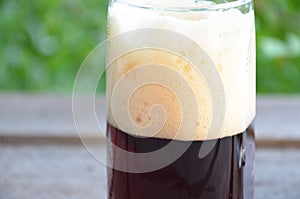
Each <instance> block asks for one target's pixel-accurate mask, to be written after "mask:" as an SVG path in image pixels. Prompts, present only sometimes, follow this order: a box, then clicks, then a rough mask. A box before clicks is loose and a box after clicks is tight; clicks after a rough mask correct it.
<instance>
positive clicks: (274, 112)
mask: <svg viewBox="0 0 300 199" xmlns="http://www.w3.org/2000/svg"><path fill="white" fill-rule="evenodd" d="M255 124H256V130H257V131H256V132H257V133H256V135H257V138H258V139H290V140H295V139H297V140H299V139H300V96H270V95H268V96H259V97H258V100H257V117H256V123H255Z"/></svg>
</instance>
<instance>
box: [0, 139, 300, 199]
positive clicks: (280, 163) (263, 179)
mask: <svg viewBox="0 0 300 199" xmlns="http://www.w3.org/2000/svg"><path fill="white" fill-rule="evenodd" d="M0 162H1V164H0V171H1V172H0V198H1V199H19V198H30V199H40V198H43V199H53V198H56V199H69V198H72V199H82V198H88V199H96V198H97V199H105V198H106V172H105V167H104V166H102V165H101V164H100V163H99V162H97V161H96V160H95V159H94V158H93V157H92V156H90V154H89V153H88V152H87V151H86V150H85V149H84V148H83V146H81V145H77V144H75V145H73V144H68V145H55V144H45V143H44V144H40V145H26V144H13V145H11V144H2V145H0ZM299 165H300V150H278V149H259V150H258V151H257V152H256V179H255V190H256V191H255V199H266V198H270V199H287V198H288V199H299V198H300V189H299V184H300V178H299V176H300V170H299Z"/></svg>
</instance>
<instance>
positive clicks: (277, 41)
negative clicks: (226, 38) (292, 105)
mask: <svg viewBox="0 0 300 199" xmlns="http://www.w3.org/2000/svg"><path fill="white" fill-rule="evenodd" d="M255 9H256V29H257V90H258V92H263V93H267V92H273V93H274V92H281V93H293V92H300V0H289V1H287V0H285V1H283V0H264V1H259V0H257V1H256V2H255Z"/></svg>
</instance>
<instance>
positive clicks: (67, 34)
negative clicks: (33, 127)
mask: <svg viewBox="0 0 300 199" xmlns="http://www.w3.org/2000/svg"><path fill="white" fill-rule="evenodd" d="M106 10H107V1H103V0H98V1H96V0H88V1H87V0H32V1H27V0H2V1H0V16H1V18H0V44H1V46H0V89H2V90H26V91H56V92H63V91H71V90H72V86H73V82H74V78H75V75H76V72H77V70H78V68H79V66H80V64H81V62H82V61H83V59H84V58H85V57H86V55H87V54H88V53H89V52H90V51H91V50H92V49H93V48H94V47H95V46H96V45H97V44H98V43H99V42H100V41H101V40H103V39H105V32H106V13H107V11H106Z"/></svg>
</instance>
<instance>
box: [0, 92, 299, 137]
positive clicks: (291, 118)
mask: <svg viewBox="0 0 300 199" xmlns="http://www.w3.org/2000/svg"><path fill="white" fill-rule="evenodd" d="M96 102H97V104H96V107H97V114H98V117H99V118H101V119H99V121H100V122H101V123H105V119H104V118H105V113H104V110H105V102H104V97H103V96H102V97H101V96H100V97H98V98H97V100H96ZM83 110H84V109H83ZM82 120H84V122H85V124H86V129H87V130H86V132H85V133H86V136H93V135H95V134H96V133H97V132H98V129H95V128H93V127H92V125H90V120H89V118H88V117H85V114H83V115H82ZM1 136H2V137H3V136H17V137H22V136H23V137H28V136H33V137H47V138H51V137H52V138H53V137H54V138H59V137H61V138H75V137H77V136H78V135H77V133H76V128H75V125H74V121H73V116H72V98H71V96H57V95H30V94H0V137H1ZM256 137H257V139H258V140H275V141H276V140H282V139H284V140H287V141H290V140H293V141H295V140H300V96H259V97H258V100H257V117H256Z"/></svg>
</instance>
